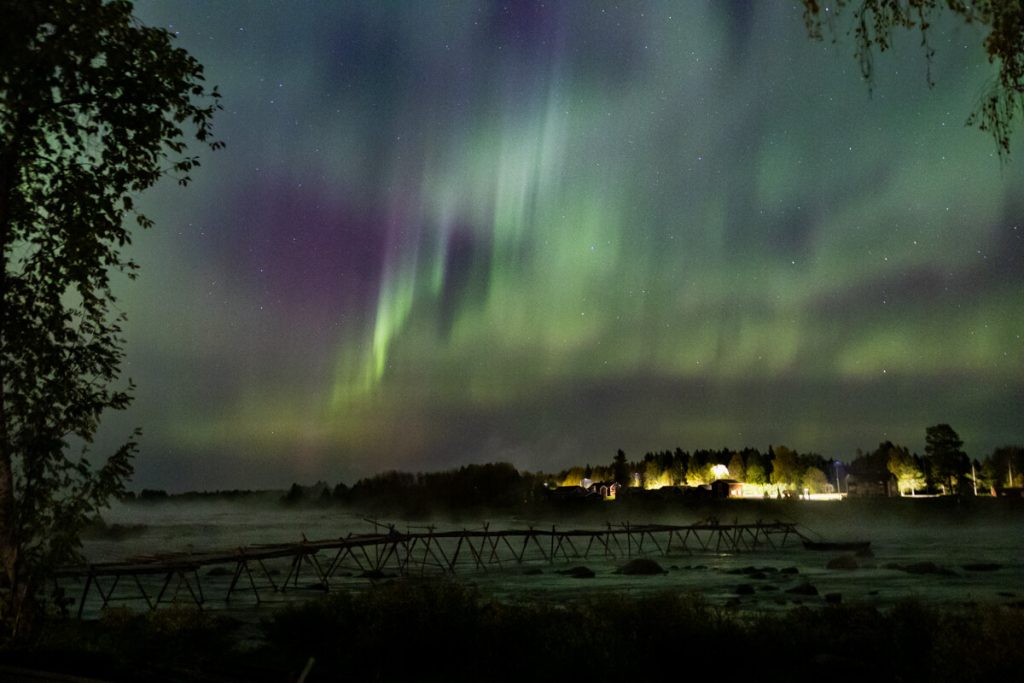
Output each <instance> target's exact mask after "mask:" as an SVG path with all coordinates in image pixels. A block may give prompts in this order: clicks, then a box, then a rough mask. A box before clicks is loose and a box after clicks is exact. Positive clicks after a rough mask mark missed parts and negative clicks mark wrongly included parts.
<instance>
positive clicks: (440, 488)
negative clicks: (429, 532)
mask: <svg viewBox="0 0 1024 683" xmlns="http://www.w3.org/2000/svg"><path fill="white" fill-rule="evenodd" d="M547 481H548V477H547V475H543V474H533V473H530V472H520V471H518V470H517V469H516V468H515V467H514V466H513V465H511V464H509V463H488V464H485V465H466V466H464V467H460V468H458V469H452V470H445V471H441V472H419V473H416V474H412V473H409V472H398V471H394V470H392V471H388V472H382V473H380V474H377V475H374V476H372V477H367V478H365V479H360V480H359V481H357V482H356V483H355V484H354V485H353V486H351V487H349V486H346V485H345V484H343V483H340V484H337V485H335V486H333V487H332V486H329V485H328V484H326V483H325V482H317V483H316V484H314V485H313V486H302V485H300V484H292V486H291V488H290V489H289V490H288V492H287V493H286V494H285V495H284V496H283V497H282V499H281V500H282V501H283V502H284V503H285V504H288V505H300V504H319V505H334V504H341V505H352V506H354V507H360V508H365V509H373V508H377V507H381V508H394V507H396V506H398V507H401V508H402V509H403V510H406V511H410V512H417V511H422V512H428V511H438V512H444V511H447V510H459V509H466V508H495V509H510V508H516V507H519V506H523V505H529V504H531V503H534V502H536V501H537V500H538V499H540V498H541V497H542V496H543V492H544V491H545V484H546V483H547Z"/></svg>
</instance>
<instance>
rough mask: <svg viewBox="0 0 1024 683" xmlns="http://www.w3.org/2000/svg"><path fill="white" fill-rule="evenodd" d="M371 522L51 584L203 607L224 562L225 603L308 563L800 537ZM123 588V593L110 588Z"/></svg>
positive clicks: (787, 528) (715, 530)
mask: <svg viewBox="0 0 1024 683" xmlns="http://www.w3.org/2000/svg"><path fill="white" fill-rule="evenodd" d="M372 523H373V524H374V526H375V531H374V533H368V534H350V535H348V536H345V537H343V538H336V539H327V540H319V541H310V540H307V539H305V537H303V539H302V540H301V541H300V542H298V543H279V544H272V545H250V546H244V547H239V548H237V549H234V550H226V551H216V552H213V551H208V552H190V553H173V554H158V555H147V556H141V557H134V558H130V559H128V560H125V561H123V562H106V563H97V564H86V565H83V566H75V567H66V568H63V569H62V570H60V571H59V572H57V577H56V581H57V587H58V588H61V589H64V588H65V587H66V583H67V582H68V581H75V582H77V583H80V584H81V585H82V589H81V597H80V598H79V600H78V616H79V617H81V616H82V611H83V609H84V607H85V604H86V600H87V599H88V598H89V596H90V594H91V592H92V590H93V588H95V590H96V592H97V593H98V594H99V597H100V600H101V603H102V604H101V609H102V608H106V607H107V605H108V604H109V603H110V602H111V601H114V600H141V601H143V602H145V604H146V605H147V606H148V607H149V608H150V609H156V608H157V607H158V606H159V605H160V604H162V603H167V602H173V601H175V600H177V598H178V596H179V595H181V594H183V592H184V593H187V595H188V596H189V598H190V599H191V600H192V601H193V602H194V603H195V604H196V605H198V606H200V607H202V606H203V605H204V604H205V603H206V602H207V601H208V599H207V592H204V590H203V582H202V579H201V576H200V570H201V569H204V568H214V567H220V569H219V570H214V571H213V572H210V571H208V572H207V583H208V584H210V583H213V581H212V575H215V574H216V575H219V576H222V577H223V578H224V579H225V580H226V579H227V578H228V577H230V580H229V581H226V583H227V586H226V590H225V591H224V593H223V598H222V599H223V600H224V601H225V602H230V600H231V597H232V595H234V594H235V593H236V592H238V591H251V595H252V596H253V597H255V600H256V604H259V603H260V602H261V601H262V600H263V598H262V595H263V593H261V591H263V592H266V591H273V592H285V591H287V590H289V589H297V588H299V580H300V576H301V575H302V574H303V571H304V570H306V573H307V576H308V575H309V572H311V573H312V577H313V578H314V579H315V582H314V583H313V584H312V587H316V588H319V589H320V590H324V591H329V590H330V588H331V582H332V580H335V579H337V578H339V577H342V576H345V577H351V576H353V574H354V572H359V575H360V576H366V577H369V578H375V577H382V576H385V575H387V574H388V573H394V574H397V575H402V576H409V575H426V574H428V573H440V574H456V573H458V572H459V571H484V572H486V571H488V570H490V569H494V568H503V567H507V566H512V565H522V564H527V563H532V564H536V563H540V562H546V563H555V562H558V561H566V562H571V561H573V560H585V559H588V558H590V557H601V558H623V557H625V558H628V557H632V556H634V555H639V556H643V555H650V554H660V555H666V556H667V555H670V554H692V553H696V552H701V553H740V552H749V551H755V550H777V549H781V548H784V547H785V546H786V542H787V541H788V540H789V538H790V536H796V537H797V538H799V539H805V538H806V537H805V536H804V534H802V533H801V532H800V531H799V530H798V529H797V525H796V524H795V523H790V522H760V521H758V522H754V523H749V524H719V523H717V522H716V521H714V520H708V521H703V522H698V523H696V524H690V525H685V526H678V525H669V524H644V525H630V524H628V523H626V524H622V525H611V524H609V525H607V527H606V528H604V529H599V530H594V529H589V530H588V529H558V528H556V527H555V526H552V527H550V528H536V527H529V528H527V529H502V530H495V529H491V528H490V526H489V525H486V524H485V525H484V526H483V527H482V528H479V529H461V530H452V531H438V530H436V529H435V528H434V527H422V528H420V527H415V528H414V527H410V528H409V529H408V530H407V531H406V532H404V533H403V532H399V531H398V530H397V529H396V528H395V526H394V525H386V524H381V523H379V522H372ZM275 565H276V566H275ZM282 575H283V576H284V578H283V580H282V579H281V578H280V577H281V576H282ZM304 580H308V579H304ZM62 582H63V583H64V584H65V585H62ZM82 582H84V583H82ZM124 583H129V585H131V586H133V587H134V589H135V592H133V593H132V594H129V595H125V594H124V591H123V584H124ZM220 583H222V584H223V583H225V581H221V582H220ZM146 584H148V585H149V590H147V589H146ZM119 585H122V591H121V593H116V591H117V589H118V586H119ZM307 587H309V586H307ZM221 588H223V586H221Z"/></svg>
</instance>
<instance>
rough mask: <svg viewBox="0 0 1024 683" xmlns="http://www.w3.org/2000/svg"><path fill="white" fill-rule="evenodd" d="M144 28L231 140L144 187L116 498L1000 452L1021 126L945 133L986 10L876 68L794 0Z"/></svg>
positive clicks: (179, 12)
mask: <svg viewBox="0 0 1024 683" xmlns="http://www.w3.org/2000/svg"><path fill="white" fill-rule="evenodd" d="M136 14H137V15H138V17H139V18H140V19H141V20H143V21H144V22H145V23H147V24H150V25H154V26H162V27H166V28H168V29H170V30H172V31H174V32H177V33H178V45H180V46H181V47H184V48H186V49H188V50H189V51H190V52H192V53H193V54H194V55H195V56H196V57H197V58H198V59H199V60H200V61H201V62H203V63H204V64H205V65H206V69H207V77H208V80H209V81H210V82H211V83H214V84H217V85H219V86H220V89H221V91H222V92H223V95H224V99H223V102H224V106H225V110H224V111H223V112H221V113H220V115H219V117H218V118H217V120H216V126H215V127H216V132H217V134H218V136H219V137H220V138H221V139H222V140H224V141H225V142H226V143H227V148H226V149H225V150H223V151H219V152H216V153H211V152H205V153H204V154H203V166H202V167H201V168H200V169H198V171H197V172H196V173H194V174H193V176H194V182H193V184H192V185H191V186H189V187H188V188H185V189H182V188H179V187H178V186H177V185H175V184H174V183H173V181H168V182H166V183H164V184H161V185H160V186H158V187H157V188H154V189H153V190H151V191H150V192H149V193H147V194H146V195H145V196H144V199H143V201H142V204H143V205H144V207H145V211H147V212H148V213H149V215H150V216H151V217H152V218H154V219H155V220H156V222H157V227H156V228H155V229H153V230H151V231H148V232H145V233H140V234H138V235H137V237H136V241H135V244H134V245H133V247H132V250H131V254H132V255H133V256H134V258H135V259H136V260H137V261H138V262H139V264H140V265H141V268H142V270H141V276H140V279H139V280H138V281H136V282H134V283H131V284H125V286H123V287H121V288H120V306H121V308H122V309H123V310H124V311H125V312H126V313H127V315H128V317H129V321H128V324H127V325H126V327H125V332H126V339H127V351H128V357H127V362H126V365H125V371H126V375H128V376H130V377H131V378H132V379H133V380H134V381H135V382H136V384H137V385H138V389H137V391H136V401H135V404H134V406H133V407H132V408H131V409H130V410H129V411H127V412H125V413H123V414H117V415H111V416H110V417H109V418H108V419H107V422H106V424H105V426H104V430H103V439H106V440H108V441H110V443H113V442H114V441H116V440H117V439H119V438H123V436H124V434H125V433H126V432H127V431H128V430H129V429H130V428H131V427H133V426H136V425H137V426H141V427H142V429H143V432H144V436H143V440H142V442H141V443H142V447H141V451H140V454H139V457H138V458H137V461H136V471H137V473H136V477H135V484H134V485H135V486H136V487H143V486H159V487H164V488H169V489H172V490H181V489H187V488H206V489H212V488H226V487H236V486H239V487H250V486H251V487H259V486H275V487H280V486H285V485H287V484H288V483H289V482H291V481H293V480H298V481H306V482H311V481H314V480H316V479H326V480H328V481H331V482H334V481H338V480H345V481H348V482H349V483H352V481H353V480H354V479H355V478H357V477H360V476H365V475H367V474H371V473H374V472H377V471H380V470H384V469H389V468H399V469H406V470H433V469H439V468H446V467H452V466H457V465H460V464H465V463H469V462H487V461H495V460H503V461H510V462H513V463H514V464H516V465H517V466H519V467H522V468H526V469H542V470H545V471H551V470H557V469H560V468H562V467H565V466H568V465H571V464H581V463H584V462H591V463H604V462H608V461H610V460H611V458H612V456H613V455H614V453H615V450H616V449H618V448H623V449H625V450H626V452H627V453H628V454H629V455H631V456H634V457H639V456H641V455H642V454H643V452H644V451H647V450H656V449H664V448H674V447H676V446H681V447H682V448H684V449H695V448H722V447H731V448H737V449H738V448H741V447H743V446H747V445H750V446H754V447H757V448H760V449H762V450H765V449H767V447H768V445H769V444H780V443H781V444H786V445H787V446H789V447H791V448H795V449H797V450H799V451H814V452H818V453H821V454H823V455H825V456H826V457H831V458H836V459H840V460H846V461H849V460H850V459H852V458H853V457H854V456H855V455H856V449H858V448H863V449H865V450H870V449H872V448H873V447H874V446H875V445H877V444H878V442H879V441H882V440H885V439H892V440H893V441H896V442H898V443H902V444H905V445H907V446H908V447H909V448H911V449H912V450H917V451H919V452H920V451H923V447H924V432H925V427H927V426H928V425H932V424H936V423H940V422H948V423H950V424H952V425H953V426H954V428H956V429H957V430H958V432H959V433H960V435H961V437H962V438H963V439H964V441H965V448H966V450H967V451H968V453H969V454H971V455H972V456H974V457H979V458H982V457H984V456H985V455H987V454H988V453H990V452H991V450H992V449H993V448H994V447H996V446H1000V445H1003V444H1005V443H1020V442H1022V441H1024V420H1022V419H1021V416H1022V415H1024V190H1022V189H1021V188H1022V187H1024V182H1022V181H1024V173H1022V171H1021V169H1022V164H1024V147H1022V146H1021V143H1020V139H1019V138H1020V133H1018V136H1017V137H1018V139H1016V140H1015V141H1014V148H1013V156H1012V158H1011V161H1010V162H1009V164H1007V165H1001V164H1000V162H999V160H998V157H997V155H996V153H995V145H994V143H993V142H992V140H991V139H990V138H989V137H987V136H986V135H985V134H983V133H980V132H978V131H976V130H974V129H969V128H965V127H964V120H965V119H966V117H967V115H968V114H969V113H970V111H971V110H972V108H973V107H974V105H975V103H976V102H977V100H978V97H979V96H980V95H981V93H982V92H984V88H985V86H986V83H987V82H988V81H989V79H991V78H992V76H993V74H994V67H993V66H992V65H990V64H988V62H987V60H986V57H985V55H984V53H983V50H982V48H981V42H982V39H983V34H982V33H981V31H980V30H979V29H978V28H977V27H970V26H964V25H959V24H957V23H955V22H949V23H948V24H944V25H939V26H936V27H934V29H933V35H932V43H933V46H934V47H935V48H936V50H937V55H936V57H935V61H934V64H933V65H932V77H933V79H934V80H935V81H936V85H935V87H934V88H932V89H929V88H928V85H927V78H926V63H925V59H924V53H923V51H922V49H921V48H920V46H919V44H918V42H919V39H918V37H917V36H915V35H911V34H908V35H905V36H902V37H901V40H899V41H897V45H896V46H895V48H894V49H893V50H891V51H889V52H886V53H884V54H881V55H877V56H876V60H875V68H876V79H875V82H874V86H873V89H869V87H868V86H867V84H866V83H865V82H864V81H863V80H862V79H861V76H860V72H859V68H858V65H857V62H856V61H855V60H854V58H853V45H852V43H850V42H849V40H848V39H845V40H840V42H839V43H838V44H831V43H830V42H829V41H827V40H826V41H825V42H813V41H811V40H809V39H808V38H807V36H806V32H805V28H804V25H803V20H802V15H801V8H800V7H799V5H797V4H794V3H791V2H770V3H768V2H756V3H755V2H743V1H740V0H733V1H731V2H726V1H716V2H685V3H675V2H673V3H657V2H649V3H648V2H645V3H639V2H638V3H632V2H629V3H611V2H582V1H581V2H550V1H549V2H543V3H538V2H525V1H515V2H511V1H509V2H478V1H474V0H459V1H453V2H444V1H438V2H422V3H421V2H379V1H376V0H370V1H367V2H348V1H346V2H330V1H326V0H325V1H323V2H287V3H284V2H281V3H278V2H272V1H270V0H259V1H252V2H205V1H204V2H200V1H194V2H188V1H184V0H140V1H139V2H137V3H136ZM101 442H102V440H101Z"/></svg>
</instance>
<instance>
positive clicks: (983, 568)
mask: <svg viewBox="0 0 1024 683" xmlns="http://www.w3.org/2000/svg"><path fill="white" fill-rule="evenodd" d="M1002 568H1003V565H1001V564H996V563H995V562H975V563H974V564H965V565H964V569H966V570H967V571H969V572H994V571H995V570H997V569H1002Z"/></svg>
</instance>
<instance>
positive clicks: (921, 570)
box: [900, 562, 953, 576]
mask: <svg viewBox="0 0 1024 683" xmlns="http://www.w3.org/2000/svg"><path fill="white" fill-rule="evenodd" d="M900 569H902V570H903V571H905V572H907V573H908V574H943V575H946V576H949V575H950V574H952V573H953V572H951V571H949V570H948V569H946V568H945V567H940V566H939V565H937V564H935V563H934V562H915V563H914V564H905V565H903V566H902V567H900Z"/></svg>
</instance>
